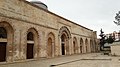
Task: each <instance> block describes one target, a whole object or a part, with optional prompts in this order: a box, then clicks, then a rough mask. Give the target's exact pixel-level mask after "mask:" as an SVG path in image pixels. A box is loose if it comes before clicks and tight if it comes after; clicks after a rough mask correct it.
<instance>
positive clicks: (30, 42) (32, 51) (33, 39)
mask: <svg viewBox="0 0 120 67" xmlns="http://www.w3.org/2000/svg"><path fill="white" fill-rule="evenodd" d="M37 47H38V33H37V31H36V30H35V29H34V28H31V29H29V30H28V33H27V49H26V58H27V59H33V58H35V55H38V54H37V49H38V48H37Z"/></svg>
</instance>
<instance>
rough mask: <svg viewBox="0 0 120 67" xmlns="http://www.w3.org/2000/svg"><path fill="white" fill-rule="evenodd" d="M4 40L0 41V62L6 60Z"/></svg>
mask: <svg viewBox="0 0 120 67" xmlns="http://www.w3.org/2000/svg"><path fill="white" fill-rule="evenodd" d="M6 45H7V43H6V42H0V62H3V61H6Z"/></svg>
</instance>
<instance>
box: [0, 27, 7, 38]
mask: <svg viewBox="0 0 120 67" xmlns="http://www.w3.org/2000/svg"><path fill="white" fill-rule="evenodd" d="M0 38H7V32H6V30H5V28H3V27H0Z"/></svg>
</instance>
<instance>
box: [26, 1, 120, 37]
mask: <svg viewBox="0 0 120 67" xmlns="http://www.w3.org/2000/svg"><path fill="white" fill-rule="evenodd" d="M27 1H31V0H27ZM39 1H41V2H43V3H45V4H46V5H47V6H48V10H49V11H51V12H53V13H55V14H57V15H60V16H62V17H64V18H66V19H69V20H71V21H73V22H75V23H77V24H80V25H82V26H84V27H87V28H89V29H92V30H94V31H97V35H99V34H100V29H101V28H102V29H103V31H104V33H105V34H108V33H112V32H113V31H117V32H118V31H119V30H120V26H117V25H116V24H114V22H113V21H114V20H115V18H114V17H115V16H116V13H118V11H120V0H39ZM98 38H99V36H98Z"/></svg>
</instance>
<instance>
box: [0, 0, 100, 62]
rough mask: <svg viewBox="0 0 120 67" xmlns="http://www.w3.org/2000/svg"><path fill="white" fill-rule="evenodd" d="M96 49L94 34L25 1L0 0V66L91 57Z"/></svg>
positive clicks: (95, 36) (94, 32)
mask: <svg viewBox="0 0 120 67" xmlns="http://www.w3.org/2000/svg"><path fill="white" fill-rule="evenodd" d="M44 5H45V4H43V6H44ZM46 8H47V7H46ZM97 46H98V45H97V35H96V31H93V30H91V29H88V28H86V27H84V26H81V25H79V24H77V23H74V22H72V21H70V20H68V19H65V18H63V17H61V16H59V15H57V14H54V13H52V12H50V11H49V10H48V9H44V8H41V7H39V6H38V5H35V4H33V3H30V2H28V1H25V0H0V62H7V63H12V62H17V61H26V60H31V59H32V60H38V59H40V58H54V57H58V56H64V55H74V54H84V53H92V52H96V51H98V48H97Z"/></svg>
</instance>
